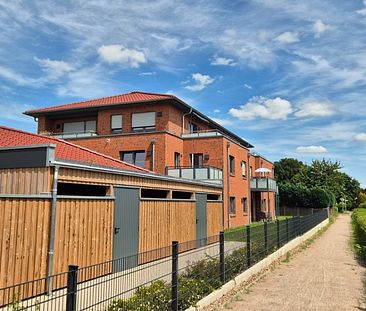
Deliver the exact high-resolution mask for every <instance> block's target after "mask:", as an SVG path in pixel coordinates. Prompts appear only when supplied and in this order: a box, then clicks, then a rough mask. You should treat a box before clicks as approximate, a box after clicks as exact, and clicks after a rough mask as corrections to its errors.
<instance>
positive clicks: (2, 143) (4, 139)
mask: <svg viewBox="0 0 366 311" xmlns="http://www.w3.org/2000/svg"><path fill="white" fill-rule="evenodd" d="M45 144H54V145H56V150H55V159H56V160H59V161H67V162H72V163H78V164H84V165H89V166H99V167H108V168H113V169H120V170H129V171H135V172H147V173H151V172H150V171H148V170H146V169H143V168H141V167H138V166H135V165H132V164H129V163H126V162H123V161H120V160H117V159H114V158H112V157H109V156H106V155H104V154H101V153H98V152H96V151H92V150H89V149H87V148H84V147H80V146H78V145H74V144H72V143H70V142H67V141H64V140H62V139H58V138H54V137H49V136H43V135H38V134H33V133H28V132H24V131H20V130H17V129H13V128H8V127H5V126H0V148H3V147H19V146H34V145H45Z"/></svg>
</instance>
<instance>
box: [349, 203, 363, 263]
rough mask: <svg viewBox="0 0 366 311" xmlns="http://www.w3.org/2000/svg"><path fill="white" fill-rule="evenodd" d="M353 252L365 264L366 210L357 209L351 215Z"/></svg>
mask: <svg viewBox="0 0 366 311" xmlns="http://www.w3.org/2000/svg"><path fill="white" fill-rule="evenodd" d="M352 223H353V234H354V246H355V250H356V252H357V254H358V256H359V258H360V259H361V261H362V262H363V263H366V209H364V208H357V209H355V210H354V211H353V213H352Z"/></svg>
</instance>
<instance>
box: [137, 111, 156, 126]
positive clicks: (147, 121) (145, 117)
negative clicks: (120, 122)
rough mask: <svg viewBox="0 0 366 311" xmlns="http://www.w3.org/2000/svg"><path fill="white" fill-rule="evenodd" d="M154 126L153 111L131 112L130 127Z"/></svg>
mask: <svg viewBox="0 0 366 311" xmlns="http://www.w3.org/2000/svg"><path fill="white" fill-rule="evenodd" d="M149 126H152V127H153V126H155V112H144V113H133V114H132V127H133V128H134V127H149Z"/></svg>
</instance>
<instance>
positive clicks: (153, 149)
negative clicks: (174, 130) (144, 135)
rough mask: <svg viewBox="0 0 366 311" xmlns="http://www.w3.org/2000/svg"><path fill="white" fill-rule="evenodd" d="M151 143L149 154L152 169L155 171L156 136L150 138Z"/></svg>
mask: <svg viewBox="0 0 366 311" xmlns="http://www.w3.org/2000/svg"><path fill="white" fill-rule="evenodd" d="M151 144H152V146H151V147H152V151H151V153H152V155H151V164H152V165H151V166H152V171H153V172H155V144H156V138H153V139H152V140H151Z"/></svg>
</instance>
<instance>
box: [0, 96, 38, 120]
mask: <svg viewBox="0 0 366 311" xmlns="http://www.w3.org/2000/svg"><path fill="white" fill-rule="evenodd" d="M34 108H35V107H34V106H31V105H27V104H18V103H13V102H8V101H5V100H4V99H1V100H0V110H1V115H0V123H3V122H2V120H4V121H15V122H22V123H31V124H33V123H34V120H33V119H32V118H30V117H29V116H25V115H24V114H23V112H24V111H26V110H32V109H34Z"/></svg>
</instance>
